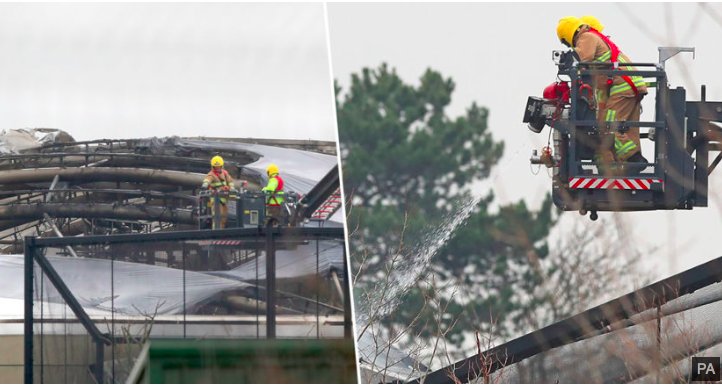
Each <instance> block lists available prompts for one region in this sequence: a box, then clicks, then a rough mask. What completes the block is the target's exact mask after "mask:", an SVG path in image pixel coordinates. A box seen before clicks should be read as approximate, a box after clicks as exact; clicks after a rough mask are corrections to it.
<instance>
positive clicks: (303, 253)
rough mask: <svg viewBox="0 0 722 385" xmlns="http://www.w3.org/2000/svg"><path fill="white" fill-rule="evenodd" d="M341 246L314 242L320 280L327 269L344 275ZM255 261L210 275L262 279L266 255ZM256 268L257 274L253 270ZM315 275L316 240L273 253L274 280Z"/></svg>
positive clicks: (328, 241) (264, 276) (325, 242)
mask: <svg viewBox="0 0 722 385" xmlns="http://www.w3.org/2000/svg"><path fill="white" fill-rule="evenodd" d="M343 247H344V244H343V243H342V242H341V241H332V240H321V241H319V242H318V272H319V274H320V275H321V276H322V277H325V276H328V274H329V273H330V271H331V270H336V272H337V273H338V274H339V276H342V277H343V276H344V275H345V271H344V269H343V252H344V250H343ZM257 260H258V263H257V264H256V261H255V260H254V261H248V262H246V263H244V264H242V265H240V266H238V267H236V268H235V269H233V270H228V271H218V272H215V273H213V274H215V275H217V276H219V277H228V278H234V279H239V280H243V281H251V280H255V279H256V273H258V279H266V256H265V255H261V256H260V257H258V258H257ZM257 266H258V272H256V267H257ZM314 274H316V241H314V240H311V241H309V243H308V244H306V245H299V246H298V247H297V248H295V249H293V250H276V278H279V279H284V278H294V277H301V276H307V275H314Z"/></svg>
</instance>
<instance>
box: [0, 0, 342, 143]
mask: <svg viewBox="0 0 722 385" xmlns="http://www.w3.org/2000/svg"><path fill="white" fill-rule="evenodd" d="M326 41H327V39H326V31H325V18H324V12H323V5H322V4H233V3H215V4H212V3H200V4H198V3H195V4H193V3H185V4H173V3H157V4H142V3H125V4H117V3H116V4H92V3H81V4H77V3H76V4H61V3H53V4H11V3H2V4H0V57H2V59H1V60H0V129H6V128H23V127H52V128H60V129H63V130H67V131H68V132H70V134H71V135H73V136H74V137H75V138H76V139H98V138H130V137H149V136H167V135H180V136H199V135H203V136H219V137H226V136H230V137H259V138H294V139H322V140H334V141H335V140H336V125H335V122H334V116H333V88H332V86H331V75H330V69H329V68H330V67H329V60H328V48H327V44H326Z"/></svg>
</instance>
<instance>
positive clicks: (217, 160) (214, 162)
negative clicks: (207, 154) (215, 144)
mask: <svg viewBox="0 0 722 385" xmlns="http://www.w3.org/2000/svg"><path fill="white" fill-rule="evenodd" d="M211 166H213V167H223V158H221V156H220V155H216V156H214V157H213V158H211Z"/></svg>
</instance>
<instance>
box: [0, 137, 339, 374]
mask: <svg viewBox="0 0 722 385" xmlns="http://www.w3.org/2000/svg"><path fill="white" fill-rule="evenodd" d="M335 150H336V146H335V143H331V142H320V141H303V140H296V141H293V140H279V141H277V142H275V141H273V140H256V139H219V138H179V137H166V138H144V139H123V140H118V139H112V140H111V139H98V140H92V141H83V142H77V141H75V140H74V139H73V138H72V136H71V135H69V134H68V133H66V132H64V131H61V130H55V129H20V130H4V131H3V132H0V254H4V255H0V277H2V278H3V279H2V280H0V304H2V306H0V308H2V310H0V336H9V335H20V334H23V329H22V325H23V315H24V312H23V306H24V304H25V300H26V299H25V298H24V290H23V282H24V281H26V280H27V274H26V272H27V269H25V270H24V265H25V262H24V259H23V258H24V256H23V255H22V254H23V250H24V249H23V247H24V241H23V240H24V238H25V237H28V236H31V237H37V238H48V237H65V238H68V237H84V238H88V237H98V236H100V237H103V236H107V235H119V234H129V235H143V234H145V235H153V234H157V233H167V232H184V233H188V232H189V230H197V229H199V227H200V223H199V220H200V209H199V206H200V203H199V202H200V201H199V198H198V197H199V190H200V186H201V184H202V181H203V178H204V176H205V175H206V173H207V172H208V170H209V169H210V164H209V161H210V159H211V158H212V157H213V156H215V155H221V156H222V157H223V158H224V159H225V168H226V170H228V172H229V173H230V174H231V176H232V177H233V178H234V180H235V181H236V186H239V185H243V186H244V188H245V189H246V190H248V191H258V190H260V188H261V186H262V185H265V183H266V178H267V177H266V172H265V170H266V167H267V165H268V164H270V163H274V164H276V165H278V167H279V168H280V170H281V174H282V176H283V178H284V181H285V188H284V190H285V191H287V192H291V191H293V192H296V193H298V194H299V195H301V196H304V195H306V194H309V193H313V192H314V191H317V190H318V188H317V185H321V184H322V183H323V181H324V180H326V179H328V175H330V174H331V173H333V172H334V170H336V167H337V164H338V161H337V157H336V156H335ZM326 190H328V188H327V189H326ZM327 195H328V196H327V197H326V201H324V202H323V204H322V205H320V206H319V207H318V209H315V208H314V210H316V211H313V212H312V214H313V215H311V216H308V218H309V219H307V220H306V221H305V222H303V223H301V226H304V227H314V228H317V227H328V228H335V229H339V228H342V227H343V225H342V220H343V218H344V216H343V212H342V210H341V204H340V198H339V195H340V192H339V191H335V192H333V193H331V194H330V195H329V194H327ZM233 204H235V203H233ZM230 206H231V203H229V207H230ZM314 207H315V206H314ZM179 234H180V233H179ZM100 239H103V238H100ZM213 239H218V240H213ZM263 242H264V241H263V240H262V239H260V240H258V241H254V240H236V239H232V238H229V239H220V238H218V237H215V238H209V240H197V239H196V240H184V239H178V240H174V241H162V242H140V243H133V242H129V243H112V242H109V243H103V242H100V243H97V244H87V245H85V244H83V245H78V246H72V247H47V248H43V249H41V250H42V251H41V253H42V254H43V259H45V260H47V261H48V263H49V264H50V265H51V266H52V269H53V270H54V271H55V272H56V273H57V275H58V276H59V277H60V279H61V280H62V281H63V285H65V286H66V287H67V289H68V290H69V292H70V293H72V296H73V297H75V298H76V299H77V302H78V303H79V305H80V306H81V307H82V312H84V313H86V314H87V317H89V319H90V320H92V323H95V324H96V325H97V327H98V328H99V329H100V330H101V331H102V332H104V333H109V335H114V336H117V335H118V333H120V332H121V331H122V330H123V327H124V326H123V325H132V326H129V327H131V329H129V330H133V331H134V332H136V333H142V330H141V329H142V328H143V327H146V326H147V323H148V319H149V317H150V318H152V319H153V322H154V326H153V331H152V334H151V335H153V336H161V335H162V336H183V337H194V338H207V337H223V338H229V337H230V338H239V337H241V338H263V333H262V330H263V328H259V324H261V323H266V321H265V317H264V314H265V312H266V300H267V295H268V291H270V290H273V292H275V293H276V294H275V296H274V298H276V300H274V302H273V303H274V304H275V306H273V307H274V308H276V311H275V313H276V314H277V320H276V321H274V323H277V324H278V326H277V328H278V333H279V336H286V337H296V338H298V337H306V338H308V337H314V338H340V337H343V336H344V334H345V329H347V328H346V326H347V325H345V322H346V321H345V314H344V313H345V309H344V306H345V305H344V297H345V296H346V295H345V294H344V290H343V289H342V284H341V282H344V283H345V282H346V281H345V278H346V277H345V276H346V274H345V263H344V249H345V246H344V241H343V239H339V238H338V237H336V238H334V237H326V238H324V237H316V238H308V239H294V240H284V239H279V240H278V241H277V244H276V246H275V249H276V250H275V252H274V256H275V258H274V264H275V280H277V284H275V287H273V288H272V289H271V288H267V287H266V284H267V281H266V257H267V255H266V251H265V250H266V249H265V248H264V243H263ZM34 271H35V272H34V278H33V285H34V287H35V288H34V298H33V300H34V304H35V305H34V317H33V318H34V322H35V324H36V325H39V326H38V327H39V329H35V334H36V335H39V336H41V339H42V340H44V341H45V343H44V344H40V346H39V350H38V352H37V353H36V354H40V356H39V357H41V359H40V362H42V357H45V356H46V355H47V356H49V357H56V356H62V355H65V356H66V358H67V357H68V356H67V355H68V354H74V353H72V352H71V353H69V350H68V349H67V347H62V346H61V345H62V343H60V342H57V341H61V340H62V338H66V339H67V338H68V337H69V336H75V337H78V336H82V335H84V334H87V331H85V330H84V329H83V328H82V327H81V325H80V323H78V322H79V321H78V319H76V318H75V316H73V311H71V308H72V306H71V304H70V303H69V302H67V301H66V299H67V298H66V297H62V296H61V292H62V291H63V290H62V288H59V287H58V286H57V284H56V283H55V282H53V281H52V279H51V278H52V277H51V275H49V272H48V271H47V270H46V268H42V267H41V266H39V265H38V264H37V261H36V263H35V269H34ZM49 279H50V280H49ZM26 287H27V286H26ZM61 297H62V298H61ZM348 317H350V316H348ZM349 319H350V318H349ZM120 320H122V322H121V321H120ZM180 325H182V327H180V328H179V326H180ZM86 328H87V326H86ZM348 329H349V330H350V326H348ZM179 333H180V334H179ZM56 336H57V337H58V338H61V339H57V338H55V337H56ZM63 346H64V345H63ZM36 349H37V348H36ZM107 349H110V350H109V353H106V354H112V355H113V357H115V356H114V355H115V354H116V350H117V349H118V348H116V347H115V345H112V347H110V348H107ZM71 350H72V349H71ZM19 354H22V352H20V353H19ZM68 359H73V360H74V359H78V357H74V358H68ZM85 359H87V360H88V363H89V365H93V362H98V361H97V360H96V361H93V359H91V358H83V360H85ZM112 359H113V360H116V358H112ZM36 360H37V358H36ZM26 362H27V360H26ZM113 362H114V361H113ZM107 364H108V361H107V360H106V365H107ZM130 364H132V362H131V363H130ZM130 364H125V365H121V366H122V367H123V370H122V371H117V370H116V369H115V367H113V369H112V370H107V369H106V371H105V374H102V372H103V371H102V370H100V374H97V373H98V368H97V366H96V369H94V373H96V375H95V377H98V375H101V376H110V377H108V378H105V379H104V380H103V381H105V382H108V381H111V382H119V381H125V378H123V376H124V375H125V374H126V372H127V371H128V370H129V366H128V365H130ZM35 365H37V361H36V362H35ZM43 370H47V373H51V371H50V368H47V369H43ZM64 373H65V374H64V375H65V377H59V378H56V377H46V381H47V380H48V378H55V379H56V380H59V379H62V382H88V381H93V380H94V379H93V378H91V377H88V375H89V374H88V373H89V372H88V370H87V368H85V369H84V368H79V369H77V370H76V369H72V368H70V367H66V369H65V372H64ZM96 380H97V378H96ZM16 381H17V380H16Z"/></svg>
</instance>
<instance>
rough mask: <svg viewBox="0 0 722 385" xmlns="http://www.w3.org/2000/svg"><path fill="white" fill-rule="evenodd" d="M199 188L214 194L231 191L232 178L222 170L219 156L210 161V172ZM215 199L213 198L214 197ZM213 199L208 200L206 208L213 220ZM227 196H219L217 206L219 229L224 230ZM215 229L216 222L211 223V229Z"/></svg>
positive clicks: (214, 208) (221, 160) (226, 217)
mask: <svg viewBox="0 0 722 385" xmlns="http://www.w3.org/2000/svg"><path fill="white" fill-rule="evenodd" d="M201 188H203V189H209V190H213V191H214V192H216V193H218V192H220V191H226V192H229V191H230V190H231V189H233V188H234V185H233V178H231V175H230V174H229V173H228V171H226V170H225V169H224V168H223V158H221V157H220V156H219V155H216V156H214V157H213V158H212V159H211V170H210V171H209V172H208V174H207V175H206V177H205V178H203V184H202V185H201ZM214 198H215V197H214ZM214 202H215V199H210V200H209V201H208V206H209V207H210V208H211V215H212V216H213V218H215V215H216V214H215V210H216V204H214ZM227 204H228V196H220V197H218V206H220V214H221V220H220V228H221V229H224V228H226V222H227V221H228V205H227ZM215 228H216V221H215V220H214V221H213V229H215Z"/></svg>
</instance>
